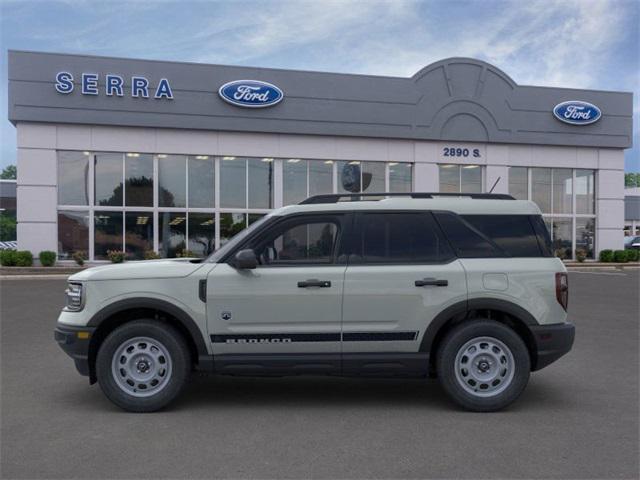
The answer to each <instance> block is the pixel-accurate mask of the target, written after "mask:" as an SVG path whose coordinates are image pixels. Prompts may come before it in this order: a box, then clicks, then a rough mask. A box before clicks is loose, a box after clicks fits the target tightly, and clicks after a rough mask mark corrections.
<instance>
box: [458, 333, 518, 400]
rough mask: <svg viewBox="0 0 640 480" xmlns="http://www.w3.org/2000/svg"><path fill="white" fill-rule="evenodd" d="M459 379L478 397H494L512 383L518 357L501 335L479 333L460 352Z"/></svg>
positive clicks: (465, 387)
mask: <svg viewBox="0 0 640 480" xmlns="http://www.w3.org/2000/svg"><path fill="white" fill-rule="evenodd" d="M455 370H456V380H457V381H458V383H459V384H460V386H461V387H462V388H464V390H465V391H466V392H468V393H470V394H472V395H474V396H477V397H493V396H495V395H498V394H500V393H502V392H503V391H504V390H506V389H507V387H508V386H509V385H510V384H511V382H512V380H513V375H514V373H515V360H514V358H513V354H512V353H511V350H509V347H507V346H506V345H505V344H504V343H502V342H501V341H500V340H498V339H497V338H493V337H476V338H473V339H471V340H469V341H468V342H467V343H465V344H464V345H463V346H462V347H461V348H460V350H458V353H457V355H456V360H455Z"/></svg>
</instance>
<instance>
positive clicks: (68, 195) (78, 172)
mask: <svg viewBox="0 0 640 480" xmlns="http://www.w3.org/2000/svg"><path fill="white" fill-rule="evenodd" d="M90 156H91V154H90V153H89V152H63V151H61V152H58V205H89V178H90V177H89V159H90Z"/></svg>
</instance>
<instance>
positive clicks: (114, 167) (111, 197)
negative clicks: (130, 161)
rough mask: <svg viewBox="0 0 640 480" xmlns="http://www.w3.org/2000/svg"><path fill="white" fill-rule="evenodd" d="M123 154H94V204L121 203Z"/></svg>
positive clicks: (115, 204)
mask: <svg viewBox="0 0 640 480" xmlns="http://www.w3.org/2000/svg"><path fill="white" fill-rule="evenodd" d="M123 168H124V154H122V153H96V154H95V156H94V191H95V200H94V201H95V205H97V206H119V207H121V206H122V205H123V198H124V196H123V191H122V190H123V189H122V183H123Z"/></svg>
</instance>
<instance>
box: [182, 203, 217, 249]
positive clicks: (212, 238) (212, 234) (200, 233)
mask: <svg viewBox="0 0 640 480" xmlns="http://www.w3.org/2000/svg"><path fill="white" fill-rule="evenodd" d="M215 221H216V220H215V214H214V213H196V212H189V215H188V223H187V226H188V227H189V246H188V249H189V251H191V252H193V253H194V254H195V256H197V257H206V256H207V255H209V254H211V253H213V251H214V250H215V246H216V228H215Z"/></svg>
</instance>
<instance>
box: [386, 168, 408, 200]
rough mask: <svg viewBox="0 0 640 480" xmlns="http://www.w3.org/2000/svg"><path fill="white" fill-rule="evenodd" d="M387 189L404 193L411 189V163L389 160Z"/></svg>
mask: <svg viewBox="0 0 640 480" xmlns="http://www.w3.org/2000/svg"><path fill="white" fill-rule="evenodd" d="M388 166H389V167H388V168H389V191H390V192H397V193H404V192H411V191H412V190H413V165H412V164H411V163H399V162H389V163H388Z"/></svg>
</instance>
